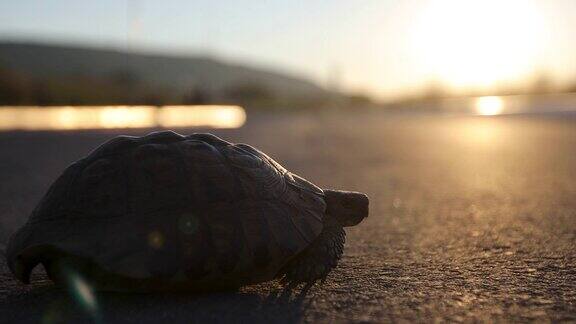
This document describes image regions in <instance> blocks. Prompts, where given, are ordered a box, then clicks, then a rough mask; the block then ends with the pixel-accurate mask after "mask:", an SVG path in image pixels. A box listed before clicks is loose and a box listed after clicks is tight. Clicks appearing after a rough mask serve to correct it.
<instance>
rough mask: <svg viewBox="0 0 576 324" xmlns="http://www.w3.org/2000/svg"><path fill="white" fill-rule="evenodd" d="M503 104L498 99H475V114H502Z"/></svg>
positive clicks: (494, 97) (491, 97)
mask: <svg viewBox="0 0 576 324" xmlns="http://www.w3.org/2000/svg"><path fill="white" fill-rule="evenodd" d="M503 108H504V102H503V100H502V99H501V98H500V97H496V96H490V97H480V98H476V112H477V113H478V114H479V115H484V116H493V115H499V114H501V113H502V110H503Z"/></svg>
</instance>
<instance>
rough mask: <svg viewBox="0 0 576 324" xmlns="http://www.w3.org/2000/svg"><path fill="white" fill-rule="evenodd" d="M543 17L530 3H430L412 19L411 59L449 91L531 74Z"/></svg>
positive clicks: (444, 0) (461, 0)
mask: <svg viewBox="0 0 576 324" xmlns="http://www.w3.org/2000/svg"><path fill="white" fill-rule="evenodd" d="M544 31H545V26H544V23H543V17H542V15H541V14H540V13H539V11H538V9H537V8H536V6H535V4H534V3H533V2H532V1H520V0H509V1H498V0H486V1H470V0H431V1H429V2H428V3H427V6H425V8H424V9H423V10H422V13H421V15H420V16H418V17H417V18H416V24H415V27H414V29H413V34H412V37H411V41H412V46H413V49H412V51H413V52H414V55H415V56H416V57H415V59H416V60H417V61H418V62H419V64H421V65H422V68H423V69H424V70H426V71H428V73H429V74H430V76H431V77H433V78H435V79H436V78H437V79H439V80H440V81H443V82H446V83H447V84H448V85H450V86H453V87H461V88H462V87H491V86H495V85H497V84H496V83H498V82H500V81H511V80H514V81H518V80H523V79H525V78H526V77H527V76H529V75H530V74H531V73H533V66H534V62H535V61H536V59H537V57H538V55H539V50H540V48H542V46H543V42H544V37H543V34H544Z"/></svg>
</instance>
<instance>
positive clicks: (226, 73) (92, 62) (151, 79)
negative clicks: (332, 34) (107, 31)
mask: <svg viewBox="0 0 576 324" xmlns="http://www.w3.org/2000/svg"><path fill="white" fill-rule="evenodd" d="M333 96H334V94H333V93H330V92H329V91H327V90H325V89H323V88H321V87H319V86H318V85H316V84H314V83H313V82H311V81H309V80H305V79H303V78H298V77H294V76H290V75H286V74H283V73H279V72H275V71H268V70H265V69H260V68H254V67H248V66H243V65H237V64H232V63H227V62H222V61H218V60H216V59H212V58H207V57H182V56H170V55H160V54H147V53H138V52H130V53H126V52H121V51H118V50H113V49H101V48H81V47H71V46H60V45H46V44H31V43H14V42H5V43H0V104H42V105H49V104H182V103H185V104H195V103H196V104H202V103H233V104H242V105H248V106H267V107H276V106H298V107H307V106H310V105H318V104H321V103H323V102H326V101H329V100H330V98H331V97H333Z"/></svg>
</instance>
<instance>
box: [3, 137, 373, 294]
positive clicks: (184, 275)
mask: <svg viewBox="0 0 576 324" xmlns="http://www.w3.org/2000/svg"><path fill="white" fill-rule="evenodd" d="M367 216H368V197H367V196H366V195H364V194H362V193H357V192H347V191H339V190H328V189H324V190H322V189H320V188H318V187H317V186H315V185H314V184H312V183H310V182H308V181H307V180H305V179H303V178H301V177H299V176H297V175H296V174H294V173H291V172H289V171H287V170H286V169H285V168H284V167H282V166H281V165H280V164H278V163H277V162H275V161H274V160H273V159H272V158H270V157H269V156H267V155H266V154H264V153H262V152H261V151H259V150H257V149H255V148H253V147H252V146H249V145H246V144H232V143H229V142H227V141H224V140H222V139H220V138H218V137H216V136H214V135H211V134H193V135H188V136H183V135H180V134H177V133H175V132H172V131H161V132H154V133H150V134H148V135H146V136H143V137H134V136H118V137H115V138H113V139H111V140H110V141H108V142H106V143H104V144H102V145H101V146H99V147H98V148H97V149H95V150H94V151H93V152H92V153H90V154H89V155H88V156H87V157H85V158H82V159H80V160H78V161H76V162H74V163H73V164H71V165H70V166H69V167H68V168H67V169H66V170H65V171H64V172H63V174H62V175H61V176H60V177H59V178H58V179H57V180H56V181H55V182H54V183H53V184H52V186H51V187H50V189H49V190H48V192H47V193H46V195H45V196H44V197H43V198H42V200H41V201H40V203H39V204H38V205H37V206H36V208H35V209H34V210H33V212H32V214H31V216H30V218H29V220H28V222H27V223H26V224H25V225H24V226H23V227H22V228H21V229H19V230H18V231H17V232H16V233H15V234H14V235H13V236H12V237H11V239H10V242H9V244H8V248H7V253H6V257H7V261H8V265H9V267H10V269H11V271H12V273H13V274H14V276H15V277H16V278H17V279H18V280H20V281H22V282H24V283H29V281H30V273H31V271H32V269H33V268H34V267H36V266H37V265H38V264H40V263H41V264H42V265H43V266H44V268H45V269H46V272H47V274H48V276H49V278H50V279H51V280H52V281H54V282H56V283H57V284H61V285H67V283H68V282H69V280H70V277H71V276H72V275H73V274H74V275H77V276H80V277H81V278H83V280H85V281H87V282H88V283H89V284H90V285H91V286H92V287H93V288H94V289H96V290H108V291H132V292H150V291H194V290H197V291H204V290H223V289H237V288H239V287H241V286H244V285H249V284H255V283H260V282H264V281H269V280H274V279H279V280H280V281H281V282H282V283H284V284H286V285H298V284H301V283H306V284H313V283H314V282H316V281H317V280H324V279H325V278H326V276H327V275H328V273H329V272H330V271H331V270H332V269H333V268H335V267H336V265H337V262H338V260H339V259H340V257H341V255H342V251H343V245H344V240H345V232H344V229H343V227H346V226H354V225H357V224H359V223H360V222H361V221H362V220H363V219H364V218H365V217H367Z"/></svg>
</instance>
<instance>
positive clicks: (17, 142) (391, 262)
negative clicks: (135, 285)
mask: <svg viewBox="0 0 576 324" xmlns="http://www.w3.org/2000/svg"><path fill="white" fill-rule="evenodd" d="M248 118H249V120H248V123H247V125H245V126H244V127H243V128H240V129H236V130H219V131H214V133H216V134H217V135H220V136H222V137H224V138H225V139H228V140H230V141H234V142H246V143H249V144H252V145H255V146H257V147H259V148H261V149H262V150H264V151H265V152H267V153H269V154H270V155H271V156H272V157H274V158H275V159H277V160H278V161H280V162H281V163H282V164H284V165H285V166H286V167H287V168H288V169H290V170H292V171H293V172H295V173H298V174H300V175H302V176H304V177H305V178H308V179H310V180H312V181H313V182H315V183H316V184H318V185H320V186H323V187H331V188H340V189H348V190H358V191H363V192H366V193H367V194H368V195H369V196H370V199H371V209H370V216H369V218H368V219H367V220H366V221H365V222H363V223H362V224H361V225H359V226H357V227H354V228H349V229H348V230H347V233H348V236H347V244H346V249H345V254H344V257H343V259H342V260H341V262H340V265H339V267H338V268H337V269H336V270H335V271H333V272H332V273H331V275H330V276H329V277H328V280H327V281H326V282H325V283H324V284H323V285H316V286H314V287H313V288H312V289H311V290H309V291H308V292H300V291H298V290H296V291H283V290H282V287H280V286H279V285H278V284H277V283H275V282H271V283H265V284H261V285H257V286H251V287H245V288H243V289H241V290H240V291H238V292H228V293H213V294H200V295H198V294H113V293H99V294H96V296H95V300H93V301H92V303H91V307H88V308H87V307H86V305H83V304H82V303H79V302H78V301H77V300H75V299H72V298H69V297H68V296H67V295H66V294H65V293H64V292H63V290H61V289H59V288H57V287H54V286H53V285H52V284H51V283H50V282H49V281H48V280H47V279H46V276H45V275H44V274H43V271H42V270H41V269H38V270H37V271H36V272H35V274H34V283H33V284H32V285H30V286H24V285H21V284H19V283H17V282H16V281H15V280H14V279H13V278H12V277H11V275H10V274H9V272H8V270H7V268H6V265H5V262H4V261H2V262H1V263H0V321H1V322H18V321H21V322H43V323H51V322H69V321H80V322H84V321H85V322H90V321H92V320H97V321H100V322H103V323H130V322H133V323H145V322H158V323H160V322H162V323H181V322H193V321H196V322H250V323H253V322H264V323H270V322H288V323H292V322H317V321H320V322H349V321H351V322H434V321H440V322H443V321H454V322H493V321H496V322H525V321H538V322H542V321H543V322H547V321H553V322H562V321H568V322H576V119H571V118H557V117H542V116H540V117H535V116H532V117H519V116H516V117H430V116H428V117H424V116H419V117H414V116H412V117H411V116H390V115H386V114H380V113H360V114H349V113H341V114H339V115H316V116H315V115H312V114H285V115H282V114H276V115H272V114H270V115H265V114H259V115H249V116H248ZM148 131H149V130H138V131H110V130H109V131H100V132H67V133H66V132H64V133H23V132H20V133H18V132H14V133H2V134H0V220H1V223H0V242H2V244H5V243H6V241H7V238H8V236H9V235H10V233H11V232H12V231H13V230H14V229H16V228H17V227H18V226H20V225H21V224H23V222H24V221H25V219H26V218H27V215H28V214H29V213H30V211H31V210H32V208H33V207H34V206H35V204H36V203H37V202H38V200H39V199H40V197H41V196H42V195H43V193H44V192H45V190H46V189H47V187H48V185H49V184H50V183H51V182H52V181H53V180H54V178H55V177H56V176H57V175H58V174H59V173H60V172H61V171H62V170H63V169H64V168H65V167H66V166H67V165H68V164H69V163H70V162H72V161H74V160H76V159H78V158H80V157H82V156H83V155H85V154H87V153H88V152H89V151H90V150H91V149H92V148H93V147H95V146H96V145H97V144H99V143H101V142H102V141H104V140H106V139H108V138H110V137H111V136H113V135H116V134H118V133H130V134H144V133H145V132H148ZM179 131H180V132H182V133H190V132H194V131H195V130H185V129H182V130H179ZM89 306H90V305H89Z"/></svg>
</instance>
